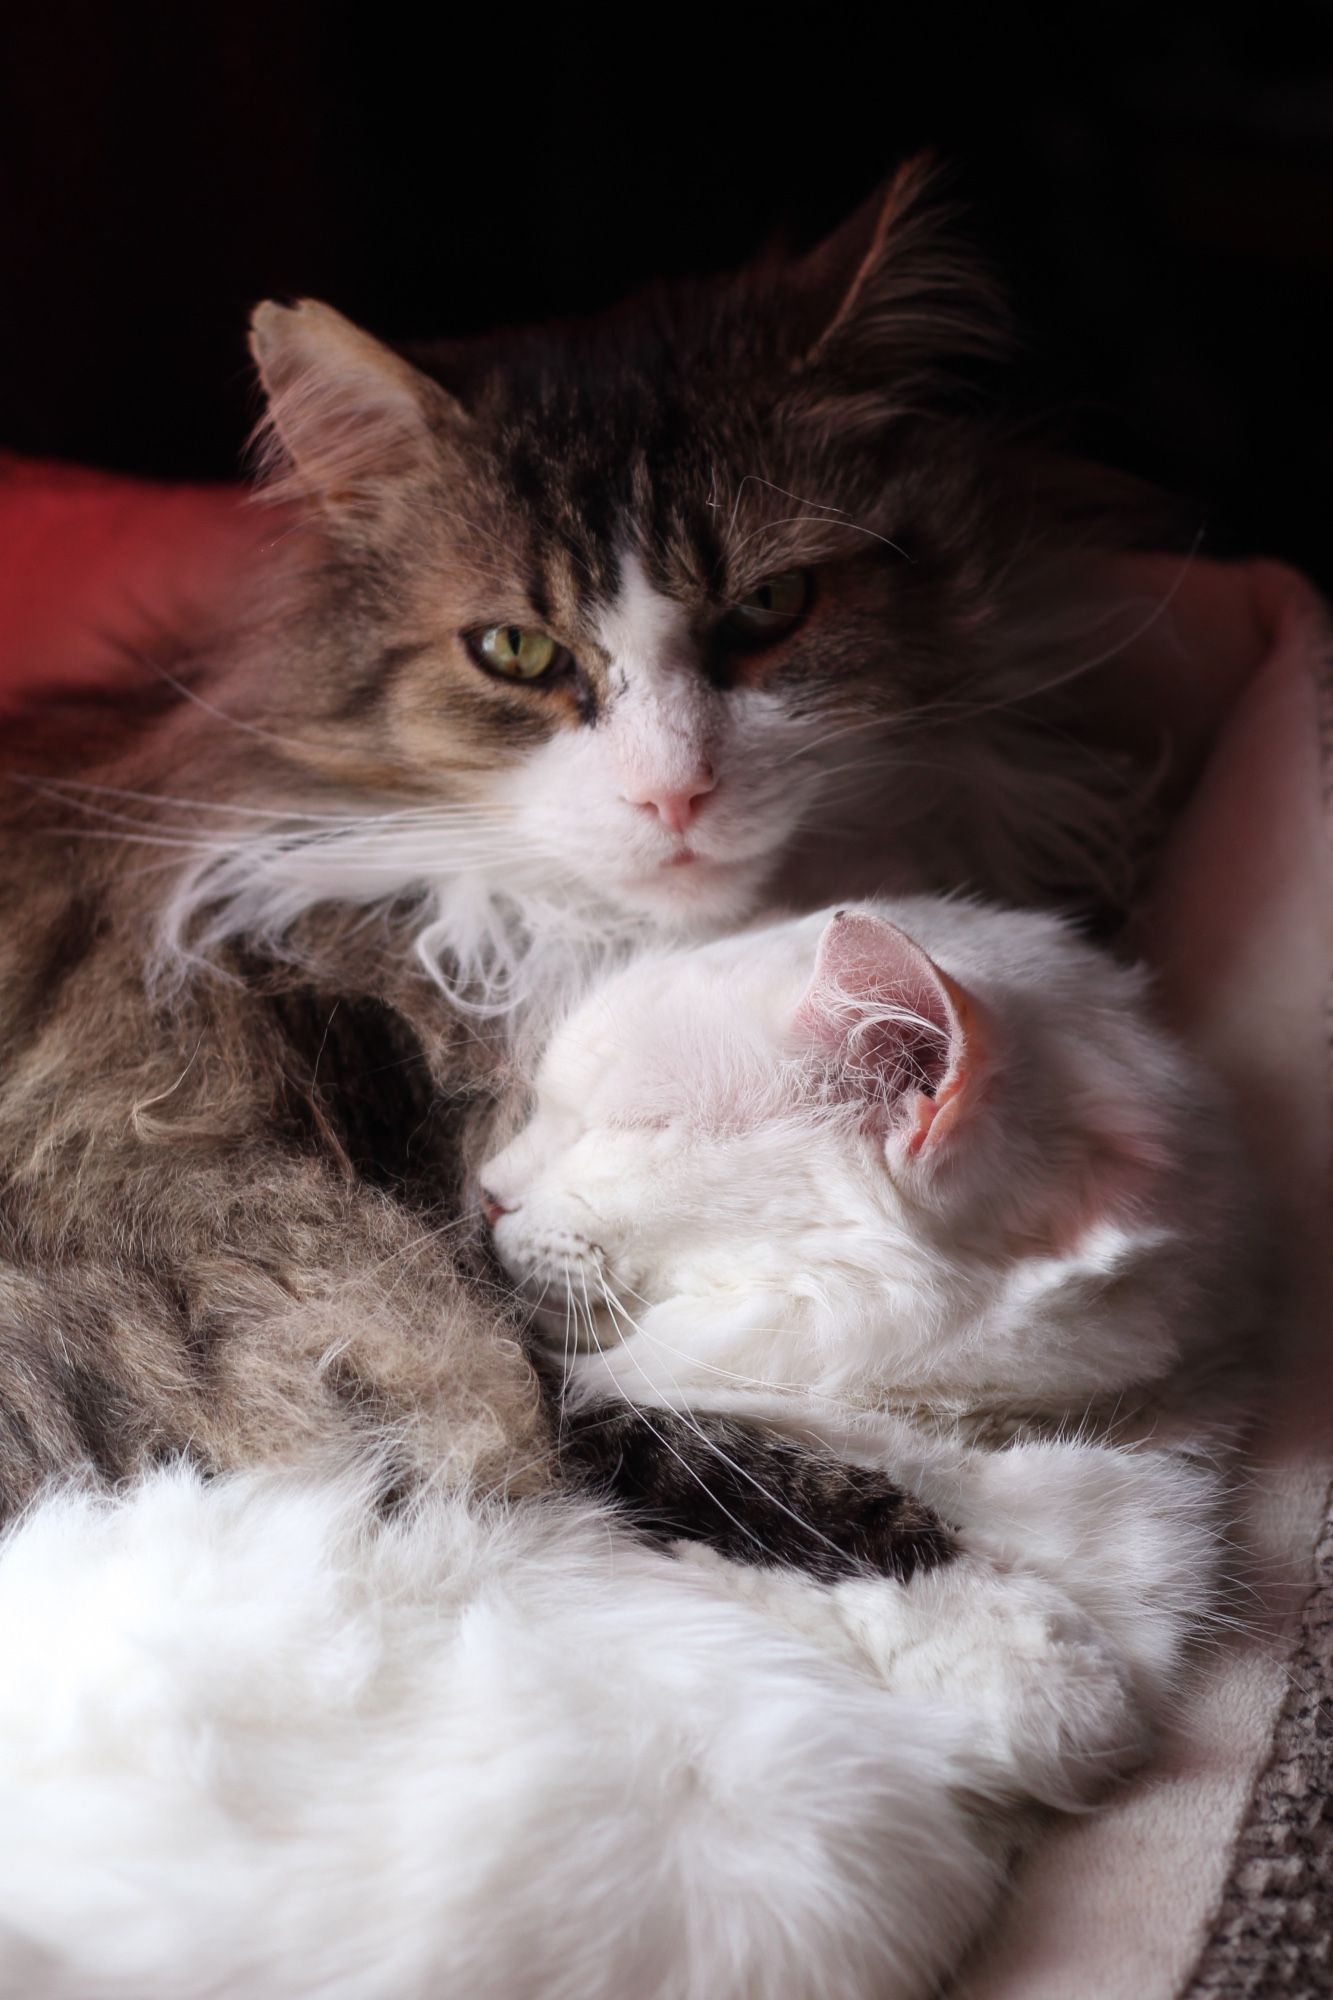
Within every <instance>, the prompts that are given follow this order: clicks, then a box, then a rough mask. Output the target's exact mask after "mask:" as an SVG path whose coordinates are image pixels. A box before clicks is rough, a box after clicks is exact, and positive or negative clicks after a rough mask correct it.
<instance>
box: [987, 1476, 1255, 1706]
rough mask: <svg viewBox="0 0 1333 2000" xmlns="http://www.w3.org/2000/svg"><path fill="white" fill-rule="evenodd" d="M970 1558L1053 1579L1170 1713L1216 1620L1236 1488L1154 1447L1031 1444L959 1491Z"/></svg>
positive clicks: (1146, 1696)
mask: <svg viewBox="0 0 1333 2000" xmlns="http://www.w3.org/2000/svg"><path fill="white" fill-rule="evenodd" d="M953 1490H954V1492H955V1494H956V1495H957V1496H958V1505H957V1510H956V1516H955V1517H956V1518H958V1519H959V1521H960V1524H961V1525H962V1527H963V1530H964V1532H963V1540H964V1541H965V1542H966V1544H967V1546H968V1547H969V1548H972V1549H975V1550H978V1551H981V1552H984V1553H986V1554H989V1555H990V1556H992V1557H993V1558H994V1559H995V1560H997V1561H999V1562H1002V1563H1021V1564H1023V1565H1024V1566H1025V1567H1028V1568H1030V1569H1033V1570H1035V1571H1037V1572H1039V1573H1040V1574H1041V1575H1043V1576H1045V1577H1049V1578H1050V1579H1051V1581H1052V1582H1054V1583H1057V1584H1059V1585H1060V1586H1061V1588H1062V1589H1064V1590H1065V1591H1067V1592H1068V1594H1069V1596H1070V1597H1071V1598H1073V1599H1074V1601H1075V1602H1076V1603H1077V1604H1078V1605H1079V1606H1080V1607H1081V1609H1082V1610H1083V1611H1085V1612H1086V1613H1087V1614H1088V1616H1089V1617H1091V1618H1093V1619H1094V1620H1095V1621H1096V1623H1097V1624H1098V1625H1099V1626H1100V1627H1101V1629H1102V1630H1103V1631H1104V1632H1106V1633H1107V1635H1108V1637H1109V1638H1110V1639H1111V1640H1112V1641H1113V1642H1114V1643H1115V1645H1116V1646H1117V1648H1118V1649H1119V1651H1120V1652H1121V1653H1122V1654H1123V1655H1124V1657H1125V1658H1126V1660H1128V1662H1129V1663H1130V1666H1131V1668H1132V1670H1133V1673H1134V1677H1135V1684H1136V1687H1137V1689H1138V1691H1139V1694H1140V1696H1141V1698H1142V1699H1143V1700H1144V1701H1145V1702H1147V1703H1148V1704H1150V1705H1151V1706H1152V1707H1153V1708H1154V1709H1155V1710H1156V1712H1157V1713H1158V1714H1161V1713H1163V1712H1164V1711H1165V1710H1166V1709H1167V1708H1169V1705H1170V1701H1171V1697H1172V1695H1173V1693H1174V1691H1175V1689H1176V1687H1177V1685H1178V1683H1179V1680H1180V1677H1181V1674H1182V1671H1183V1669H1184V1668H1185V1666H1186V1664H1187V1662H1188V1658H1189V1654H1190V1649H1191V1645H1192V1643H1193V1642H1194V1641H1195V1640H1196V1639H1197V1638H1198V1636H1199V1634H1200V1633H1201V1632H1202V1631H1203V1630H1205V1629H1206V1628H1207V1626H1208V1624H1209V1622H1210V1619H1212V1618H1213V1617H1214V1616H1215V1615H1216V1610H1217V1599H1218V1595H1219V1585H1220V1581H1221V1578H1222V1573H1223V1568H1224V1558H1225V1552H1226V1538H1225V1533H1224V1517H1225V1492H1226V1479H1225V1475H1224V1472H1223V1471H1222V1469H1221V1468H1220V1466H1218V1465H1217V1464H1216V1463H1214V1462H1211V1461H1206V1460H1201V1459H1198V1458H1194V1457H1191V1456H1189V1455H1188V1454H1187V1453H1185V1452H1182V1451H1173V1450H1167V1449H1165V1448H1157V1447H1153V1446H1147V1445H1145V1446H1115V1445H1104V1444H1094V1443H1072V1442H1071V1443H1060V1442H1049V1443H1048V1442H1031V1443H1018V1444H1011V1445H1007V1446H1005V1448H1004V1449H1003V1450H1000V1451H975V1452H971V1453H969V1454H968V1456H967V1463H966V1466H965V1468H964V1469H963V1471H962V1473H961V1474H960V1478H959V1481H958V1483H957V1485H956V1487H955V1488H954V1489H953Z"/></svg>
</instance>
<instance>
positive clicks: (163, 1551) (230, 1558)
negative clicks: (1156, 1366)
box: [0, 1470, 1141, 2000]
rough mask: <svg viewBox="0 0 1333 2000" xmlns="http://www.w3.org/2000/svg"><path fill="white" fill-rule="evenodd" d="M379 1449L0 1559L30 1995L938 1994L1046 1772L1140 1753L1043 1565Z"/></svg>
mask: <svg viewBox="0 0 1333 2000" xmlns="http://www.w3.org/2000/svg"><path fill="white" fill-rule="evenodd" d="M371 1518H372V1516H371V1514H370V1510H369V1507H368V1488H367V1486H366V1483H365V1481H364V1480H363V1479H359V1478H358V1477H356V1476H355V1475H345V1476H343V1477H342V1478H333V1477H328V1478H318V1477H310V1478H307V1479H305V1480H297V1479H292V1478H286V1479H283V1478H279V1477H275V1476H272V1475H268V1476H263V1475H258V1474H256V1475H250V1476H244V1477H233V1478H230V1479H224V1480H219V1481H216V1482H214V1483H213V1484H211V1485H206V1484H203V1483H201V1482H200V1481H199V1480H198V1478H197V1477H196V1476H195V1475H194V1474H193V1473H191V1472H188V1471H184V1470H175V1471H165V1472H162V1473H159V1474H155V1475H153V1476H152V1477H151V1478H149V1479H148V1480H147V1481H146V1482H145V1483H144V1484H142V1485H141V1486H140V1487H139V1488H138V1489H137V1490H135V1491H134V1492H132V1493H131V1494H129V1495H128V1496H126V1497H124V1498H122V1499H119V1500H107V1499H105V1498H93V1497H89V1496H82V1495H77V1494H76V1495H68V1496H65V1497H59V1496H56V1497H53V1498H50V1499H48V1500H47V1502H46V1503H45V1504H44V1505H43V1506H42V1507H41V1508H39V1509H38V1510H36V1511H35V1512H34V1513H33V1514H32V1515H31V1516H30V1517H29V1518H28V1519H27V1520H26V1521H25V1522H24V1523H22V1524H21V1525H20V1526H19V1527H18V1529H17V1530H16V1531H14V1532H13V1533H12V1534H11V1535H10V1537H9V1539H8V1541H7V1543H6V1545H5V1547H4V1550H3V1553H2V1554H0V1622H3V1626H4V1630H5V1633H6V1644H5V1653H4V1663H3V1667H0V1828H2V1829H3V1832H2V1833H0V1991H4V1992H5V1993H12V1994H20V1993H21V1994H22V1995H24V2000H102V1996H105V1997H106V2000H196V1996H198V2000H204V1996H208V2000H217V1996H229V1997H230V1996H240V1995H245V1996H247V2000H288V1996H293V1997H294V1996H298V1995H299V1996H315V1995H318V1996H320V2000H372V1996H373V2000H379V1996H393V2000H403V1996H410V1995H421V1996H426V1995H438V1994H444V1993H469V1994H476V1995H478V1996H479V2000H482V1997H483V1996H484V2000H518V1996H520V1995H522V1996H525V2000H537V1996H540V2000H626V1996H628V1995H633V1996H635V2000H726V1996H735V2000H742V1996H743V2000H801V1997H802V1996H808V2000H817V1996H825V1995H834V1994H836V1995H838V1996H839V2000H902V1996H908V1995H922V1994H924V1993H926V1992H927V1991H929V1990H930V1989H931V1987H932V1985H933V1981H934V1979H935V1977H936V1976H937V1975H938V1973H939V1972H940V1971H941V1970H942V1968H943V1967H945V1966H946V1965H947V1964H948V1963H949V1962H950V1961H951V1960H952V1959H953V1958H954V1957H955V1956H956V1954H957V1953H958V1951H959V1950H960V1949H961V1947H962V1946H963V1944H964V1943H965V1942H966V1941H967V1939H968V1938H969V1937H970V1935H971V1934H972V1933H973V1932H974V1930H975V1929H976V1927H977V1925H978V1924H979V1923H980V1922H981V1920H982V1919H983V1917H984V1915H985V1913H986V1911H987V1909H988V1908H989V1906H990V1905H991V1903H992V1901H993V1898H994V1895H995V1893H996V1890H997V1887H998V1882H999V1874H1000V1866H999V1864H1000V1863H1001V1861H1002V1858H1003V1853H1004V1849H1005V1845H1006V1843H1007V1840H1008V1838H1009V1833H1010V1830H1011V1821H1010V1818H1009V1812H1008V1809H1009V1808H1010V1807H1011V1806H1013V1805H1015V1804H1021V1803H1022V1801H1024V1800H1025V1799H1028V1798H1031V1797H1032V1796H1034V1795H1035V1796H1041V1797H1047V1798H1050V1799H1052V1800H1055V1801H1059V1802H1062V1803H1072V1802H1075V1801H1077V1800H1078V1799H1080V1798H1082V1797H1084V1796H1086V1795H1087V1794H1088V1793H1089V1792H1090V1791H1091V1790H1092V1789H1094V1788H1095V1787H1096V1785H1097V1784H1098V1783H1099V1782H1101V1781H1102V1780H1103V1779H1104V1777H1105V1776H1106V1774H1107V1773H1108V1772H1109V1771H1111V1770H1114V1769H1117V1768H1119V1767H1120V1766H1121V1765H1122V1764H1123V1763H1125V1762H1127V1761H1132V1760H1133V1758H1134V1757H1135V1755H1136V1754H1137V1753H1138V1752H1139V1749H1140V1747H1141V1744H1140V1732H1139V1727H1138V1723H1137V1720H1136V1717H1135V1715H1134V1712H1133V1705H1132V1701H1131V1698H1130V1692H1129V1677H1128V1674H1127V1670H1126V1666H1125V1663H1124V1661H1123V1659H1122V1658H1121V1657H1120V1656H1119V1653H1118V1650H1117V1648H1116V1647H1114V1646H1108V1645H1107V1644H1106V1643H1105V1642H1104V1640H1103V1639H1102V1638H1101V1637H1100V1635H1098V1634H1097V1633H1096V1632H1095V1630H1094V1629H1093V1627H1092V1625H1091V1624H1090V1622H1089V1621H1088V1620H1087V1619H1086V1618H1085V1617H1083V1616H1082V1615H1081V1614H1080V1613H1079V1612H1077V1611H1076V1610H1075V1608H1074V1607H1073V1605H1072V1604H1071V1603H1070V1601H1069V1600H1068V1599H1067V1598H1066V1597H1064V1596H1063V1595H1062V1594H1061V1593H1059V1592H1058V1591H1056V1590H1054V1589H1052V1588H1051V1587H1050V1586H1048V1585H1046V1584H1044V1583H1043V1582H1041V1581H1040V1580H1038V1579H1037V1578H1036V1577H1035V1576H1032V1575H1028V1574H1023V1573H1020V1572H1013V1573H1010V1572H1009V1571H1008V1570H1007V1569H1006V1567H1005V1566H1004V1565H1003V1564H999V1565H997V1564H993V1563H991V1562H988V1561H984V1560H981V1559H979V1558H968V1559H967V1560H965V1561H963V1562H961V1563H959V1564H957V1565H955V1566H954V1567H953V1568H952V1569H950V1570H945V1571H941V1572H938V1573H936V1574H935V1575H933V1576H930V1577H924V1578H921V1579H918V1581H917V1582H916V1583H914V1584H913V1585H912V1586H911V1588H910V1589H908V1590H904V1589H902V1588H901V1587H899V1586H897V1585H894V1584H891V1583H886V1582H864V1583H854V1584H847V1585H843V1586H840V1587H839V1588H837V1589H835V1590H829V1589H827V1588H826V1587H823V1586H819V1585H815V1584H812V1583H810V1582H808V1581H806V1580H804V1579H802V1578H800V1577H797V1576H793V1575H788V1576H781V1575H778V1574H774V1573H770V1574H768V1575H764V1574H762V1573H759V1572H750V1571H741V1570H737V1569H736V1568H734V1567H733V1566H731V1565H728V1564H725V1563H721V1562H718V1561H710V1560H709V1559H708V1558H707V1557H705V1556H702V1555H695V1556H693V1557H691V1558H690V1559H688V1560H687V1561H682V1562H676V1561H673V1560H672V1559H670V1558H669V1557H667V1556H665V1555H662V1554H659V1553H657V1552H655V1551H652V1550H649V1549H645V1548H642V1547H640V1546H638V1545H637V1544H635V1543H633V1542H631V1541H629V1540H628V1539H627V1538H626V1537H625V1536H624V1535H623V1533H622V1532H621V1531H619V1530H617V1529H615V1528H614V1527H613V1526H612V1525H611V1524H609V1523H608V1522H607V1521H605V1520H604V1519H602V1518H601V1517H599V1516H598V1514H597V1513H596V1511H595V1510H594V1509H593V1508H592V1507H590V1506H588V1505H586V1504H585V1505H571V1506H570V1507H569V1508H567V1509H563V1510H562V1509H557V1508H555V1507H553V1506H550V1505H543V1506H536V1505H530V1506H525V1507H520V1508H517V1509H514V1510H512V1511H510V1512H508V1513H506V1514H503V1515H502V1514H500V1513H494V1514H489V1513H486V1512H483V1511H478V1510H476V1509H473V1508H470V1507H469V1506H467V1505H466V1504H465V1503H464V1502H462V1501H461V1500H459V1499H457V1498H456V1497H450V1496H443V1495H438V1496H435V1497H432V1498H431V1499H429V1500H428V1501H427V1502H425V1503H424V1504H423V1505H422V1507H421V1508H420V1509H419V1511H417V1512H416V1513H415V1514H414V1515H413V1516H412V1517H411V1518H410V1519H406V1520H403V1521H401V1522H399V1523H397V1524H396V1525H392V1526H386V1525H383V1524H380V1525H375V1526H371V1525H368V1522H369V1521H370V1520H371Z"/></svg>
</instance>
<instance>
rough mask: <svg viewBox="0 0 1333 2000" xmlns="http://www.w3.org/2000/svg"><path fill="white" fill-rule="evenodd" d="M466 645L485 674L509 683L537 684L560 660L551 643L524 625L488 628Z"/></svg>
mask: <svg viewBox="0 0 1333 2000" xmlns="http://www.w3.org/2000/svg"><path fill="white" fill-rule="evenodd" d="M468 645H469V646H470V647H471V648H472V652H473V654H474V656H475V657H476V659H477V660H478V661H479V662H480V663H481V665H482V666H483V667H485V668H486V669H487V670H488V672H490V673H493V674H503V675H504V678H505V679H506V680H509V681H539V680H540V679H541V678H542V676H543V675H544V674H549V673H550V671H551V669H552V667H553V666H555V664H556V663H557V661H558V660H560V659H562V658H563V653H562V649H561V648H560V647H559V646H557V645H556V643H555V640H554V639H552V638H549V637H548V636H547V634H546V633H545V632H533V631H531V630H530V629H529V628H528V627H527V626H525V625H488V626H487V627H486V630H485V631H484V632H471V633H469V634H468Z"/></svg>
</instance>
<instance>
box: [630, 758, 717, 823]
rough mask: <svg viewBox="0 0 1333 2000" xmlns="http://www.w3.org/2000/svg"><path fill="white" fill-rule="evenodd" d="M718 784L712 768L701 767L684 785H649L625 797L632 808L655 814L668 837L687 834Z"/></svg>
mask: <svg viewBox="0 0 1333 2000" xmlns="http://www.w3.org/2000/svg"><path fill="white" fill-rule="evenodd" d="M716 784H717V779H716V778H715V777H714V776H713V772H712V769H711V767H710V766H709V765H707V764H701V765H700V767H699V769H698V770H697V771H696V772H695V773H694V775H693V777H691V778H687V779H686V781H685V783H684V784H683V785H680V784H677V785H674V786H667V785H662V786H657V785H652V784H647V785H644V786H643V787H642V788H637V787H636V789H635V790H634V791H631V792H626V793H625V795H624V796H625V799H626V801H627V802H628V804H630V805H632V806H642V808H643V810H644V811H645V812H655V813H656V814H657V817H658V818H659V819H660V820H661V822H662V824H663V826H664V827H665V828H666V829H667V831H668V833H685V832H687V831H688V829H689V827H690V826H691V824H692V823H693V821H694V818H695V816H696V814H697V813H698V811H699V803H700V800H702V799H706V798H707V796H708V794H709V793H710V792H711V791H712V790H713V789H714V788H715V786H716Z"/></svg>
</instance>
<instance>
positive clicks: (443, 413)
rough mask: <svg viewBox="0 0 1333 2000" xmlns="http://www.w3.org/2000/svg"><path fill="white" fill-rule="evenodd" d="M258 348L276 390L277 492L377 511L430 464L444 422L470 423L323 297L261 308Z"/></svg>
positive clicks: (268, 424)
mask: <svg viewBox="0 0 1333 2000" xmlns="http://www.w3.org/2000/svg"><path fill="white" fill-rule="evenodd" d="M250 351H251V353H252V354H253V355H254V358H255V362H256V364H257V366H258V368H259V375H260V380H261V381H262V383H263V385H264V390H265V394H266V395H267V397H268V414H267V417H266V419H265V422H264V424H263V425H262V426H261V430H260V433H259V462H260V472H261V478H262V479H263V482H264V485H265V488H266V490H267V491H268V492H269V493H270V494H272V495H273V496H274V497H275V498H278V499H284V500H285V499H303V500H306V501H313V502H314V503H315V504H316V505H317V506H319V507H321V508H323V509H326V510H328V511H330V512H333V513H335V514H353V515H355V514H364V513H366V512H367V511H375V510H376V508H377V506H378V505H379V504H380V503H382V501H383V500H384V498H385V497H386V495H387V493H388V491H389V490H390V489H391V488H392V487H393V486H394V485H395V483H396V482H399V481H402V480H403V479H405V478H408V477H410V476H411V475H412V474H413V473H414V472H418V471H421V470H423V469H425V468H426V467H427V466H428V465H429V463H430V460H431V456H432V450H433V439H434V436H435V434H436V433H437V432H438V430H439V429H440V427H441V425H442V424H443V423H445V422H446V421H450V420H454V421H457V422H463V421H465V420H464V419H463V416H462V413H461V411H459V410H458V409H457V407H456V405H455V404H454V403H453V402H452V400H451V398H450V397H449V396H447V395H446V393H445V391H444V390H443V389H441V388H440V387H439V385H438V384H437V383H435V382H432V381H431V380H430V378H429V377H428V376H425V375H422V374H421V373H419V371H418V370H417V369H415V368H413V367H412V366H411V364H410V363H409V362H407V361H405V360H403V358H402V356H401V355H398V354H395V353H394V351H393V349H392V348H389V347H385V346H384V345H383V343H382V342H380V341H378V340H375V339H373V338H372V336H371V335H370V334H368V333H363V332H362V330H361V328H360V327H359V326H354V325H353V324H352V322H351V320H348V319H344V318H343V316H342V314H341V313H338V312H335V311H334V310H333V307H332V306H326V305H323V304H321V302H320V301H319V300H318V299H302V300H301V301H300V302H299V303H298V304H296V305H291V306H284V305H278V304H276V303H275V302H274V301H273V300H271V299H270V300H266V301H265V303H264V304H263V305H260V306H258V307H256V309H255V312H254V316H253V318H252V320H251V323H250Z"/></svg>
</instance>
